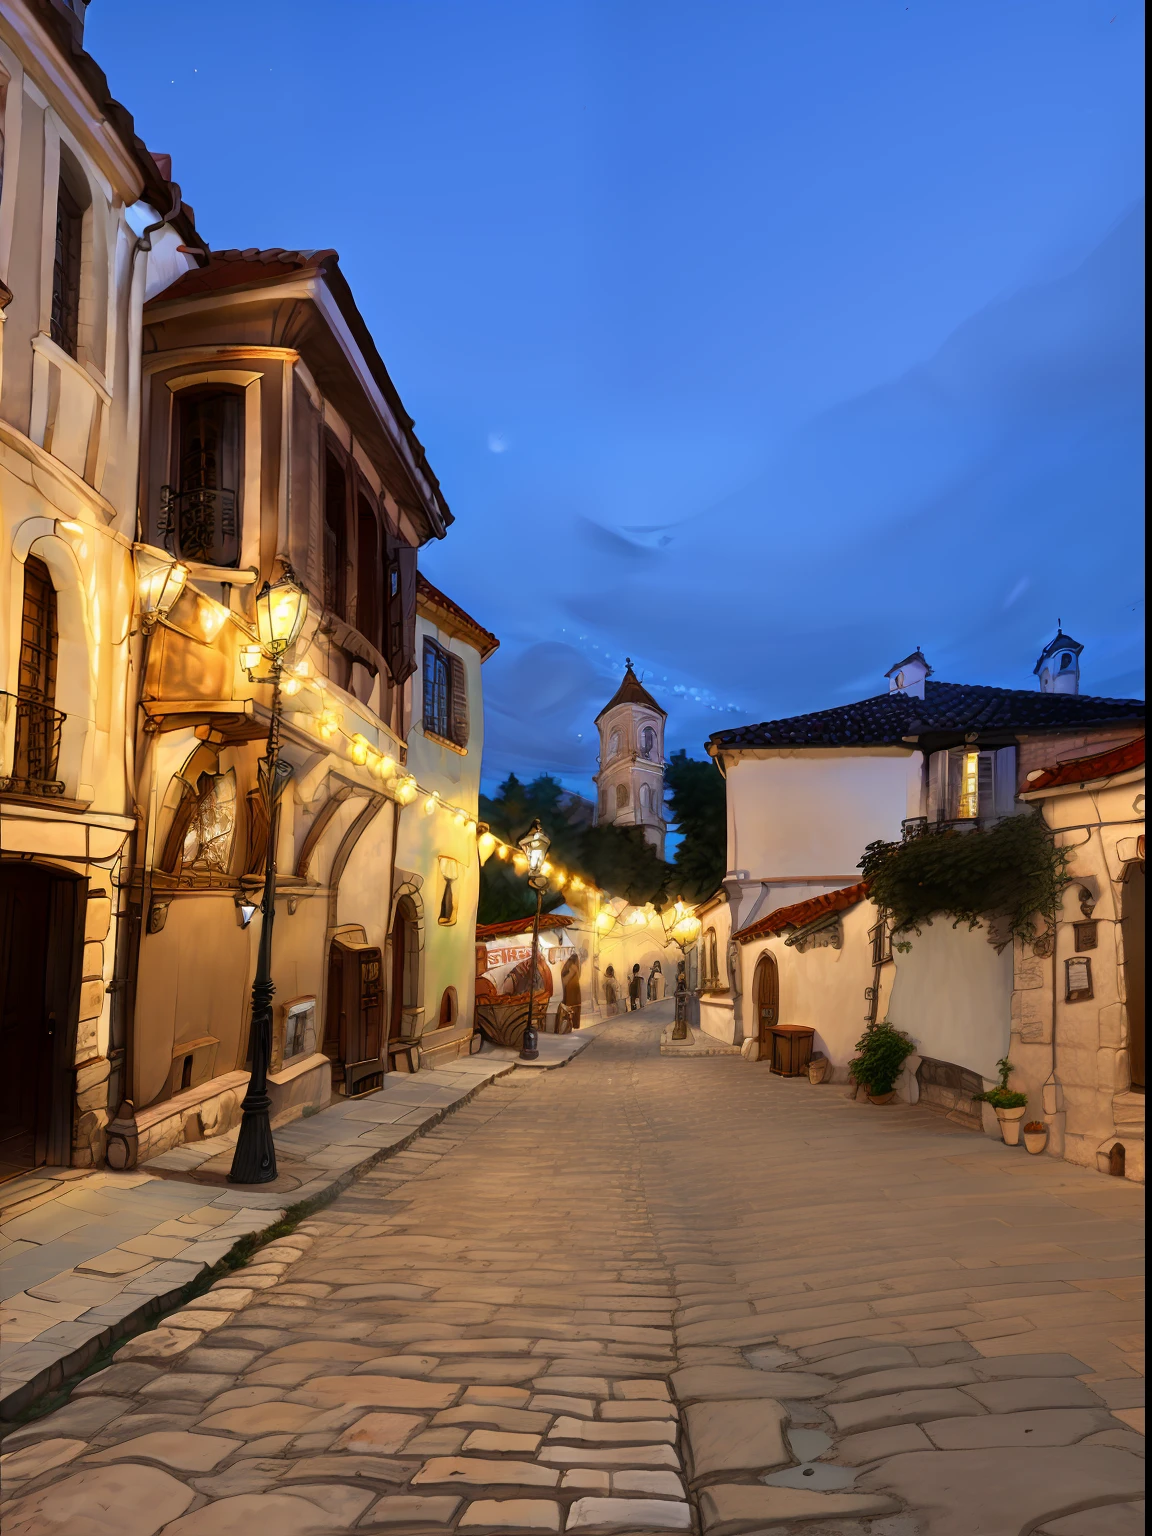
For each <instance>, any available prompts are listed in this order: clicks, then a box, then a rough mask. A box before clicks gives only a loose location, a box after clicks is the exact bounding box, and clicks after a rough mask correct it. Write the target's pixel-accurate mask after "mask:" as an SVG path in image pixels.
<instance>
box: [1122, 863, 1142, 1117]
mask: <svg viewBox="0 0 1152 1536" xmlns="http://www.w3.org/2000/svg"><path fill="white" fill-rule="evenodd" d="M1120 902H1121V905H1120V921H1121V927H1122V930H1123V934H1124V997H1125V1003H1124V1008H1125V1012H1126V1013H1127V1015H1128V1061H1129V1070H1130V1072H1131V1081H1132V1086H1133V1088H1143V1087H1144V1079H1145V1076H1146V1073H1145V1069H1144V866H1143V864H1131V865H1129V867H1128V873H1127V878H1126V879H1125V881H1124V888H1123V894H1122V895H1121V898H1120Z"/></svg>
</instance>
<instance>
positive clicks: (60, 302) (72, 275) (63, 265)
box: [48, 166, 85, 358]
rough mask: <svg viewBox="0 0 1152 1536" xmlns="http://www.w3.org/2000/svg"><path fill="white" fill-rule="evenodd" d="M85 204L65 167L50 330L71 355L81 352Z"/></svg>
mask: <svg viewBox="0 0 1152 1536" xmlns="http://www.w3.org/2000/svg"><path fill="white" fill-rule="evenodd" d="M84 211H85V210H84V205H83V203H82V202H81V201H80V199H79V198H78V197H77V196H76V194H75V193H74V192H73V191H72V189H71V187H70V186H69V185H68V180H67V176H66V174H65V171H64V168H63V166H62V167H61V170H60V179H59V181H58V182H57V184H56V231H55V242H54V246H53V254H52V310H51V317H50V319H49V323H48V331H49V335H50V336H51V338H52V340H53V341H54V342H55V343H56V345H57V346H58V347H60V348H61V349H62V350H63V351H65V352H67V354H68V356H69V357H74V358H78V357H79V355H80V282H81V277H82V274H83V270H84Z"/></svg>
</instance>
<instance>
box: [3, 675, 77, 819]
mask: <svg viewBox="0 0 1152 1536" xmlns="http://www.w3.org/2000/svg"><path fill="white" fill-rule="evenodd" d="M0 698H2V699H3V701H4V716H5V718H7V716H8V714H9V713H10V712H11V711H12V709H13V708H15V713H16V736H15V741H14V745H13V750H12V771H11V773H10V774H8V776H7V777H5V778H0V791H6V792H8V793H9V794H21V795H62V794H63V793H64V784H63V782H62V781H61V780H60V779H58V778H57V777H56V769H57V765H58V763H59V761H60V730H61V727H62V726H63V724H64V720H65V718H66V717H65V716H64V714H63V713H62V712H61V711H60V710H58V709H53V707H52V705H51V704H46V703H44V702H43V701H42V700H40V699H25V698H20V697H18V696H17V695H15V694H11V693H5V694H0Z"/></svg>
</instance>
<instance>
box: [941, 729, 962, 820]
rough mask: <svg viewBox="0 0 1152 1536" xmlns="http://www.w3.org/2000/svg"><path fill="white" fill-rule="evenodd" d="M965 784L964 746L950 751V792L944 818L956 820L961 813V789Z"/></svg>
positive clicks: (945, 802) (945, 803) (945, 804)
mask: <svg viewBox="0 0 1152 1536" xmlns="http://www.w3.org/2000/svg"><path fill="white" fill-rule="evenodd" d="M963 786H964V748H963V747H951V748H949V751H948V793H947V796H946V798H945V801H944V820H945V821H955V820H956V819H957V817H958V816H959V815H960V791H961V790H962V788H963Z"/></svg>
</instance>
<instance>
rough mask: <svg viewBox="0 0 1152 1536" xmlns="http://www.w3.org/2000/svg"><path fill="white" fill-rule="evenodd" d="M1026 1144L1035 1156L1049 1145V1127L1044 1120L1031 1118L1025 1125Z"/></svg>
mask: <svg viewBox="0 0 1152 1536" xmlns="http://www.w3.org/2000/svg"><path fill="white" fill-rule="evenodd" d="M1024 1145H1025V1147H1027V1149H1028V1151H1029V1152H1031V1153H1032V1155H1033V1156H1034V1157H1035V1156H1036V1154H1037V1153H1039V1152H1043V1150H1044V1148H1045V1147H1046V1146H1047V1145H1048V1127H1047V1126H1046V1125H1045V1124H1044V1122H1043V1120H1029V1121H1028V1122H1027V1124H1026V1125H1025V1126H1024Z"/></svg>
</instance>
